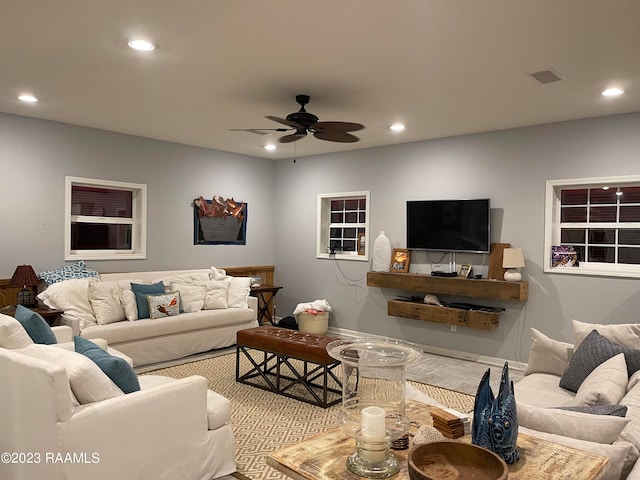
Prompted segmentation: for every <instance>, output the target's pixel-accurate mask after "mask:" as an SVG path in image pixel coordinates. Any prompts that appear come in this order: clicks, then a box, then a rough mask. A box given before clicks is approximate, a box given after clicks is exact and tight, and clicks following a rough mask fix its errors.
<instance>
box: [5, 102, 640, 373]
mask: <svg viewBox="0 0 640 480" xmlns="http://www.w3.org/2000/svg"><path fill="white" fill-rule="evenodd" d="M638 132H640V114H629V115H621V116H612V117H603V118H597V119H590V120H583V121H577V122H566V123H560V124H553V125H543V126H538V127H532V128H521V129H513V130H506V131H500V132H491V133H486V134H477V135H468V136H461V137H453V138H445V139H438V140H433V141H425V142H419V143H411V144H404V145H396V146H389V147H383V148H376V149H369V150H359V151H353V152H348V153H343V154H332V155H324V156H316V157H305V158H300V159H298V160H297V163H295V164H294V163H293V162H292V161H291V160H280V161H277V162H273V161H271V160H267V159H260V158H253V157H247V156H242V155H235V154H230V153H225V152H219V151H213V150H207V149H202V148H196V147H189V146H185V145H178V144H173V143H167V142H161V141H156V140H150V139H145V138H140V137H134V136H127V135H121V134H116V133H112V132H106V131H101V130H95V129H90V128H83V127H75V126H71V125H65V124H61V123H55V122H48V121H42V120H36V119H30V118H26V117H19V116H12V115H5V114H0V172H2V187H1V188H0V244H1V245H2V247H3V249H2V250H3V254H2V256H0V278H9V277H10V276H11V275H12V273H13V271H14V269H15V267H16V265H18V264H21V263H28V264H31V265H33V266H34V268H35V269H36V271H39V270H45V269H50V268H55V267H58V266H60V265H62V264H63V263H64V258H63V220H64V178H65V176H67V175H72V176H79V177H91V178H99V179H105V180H119V181H131V182H139V183H146V184H147V185H148V194H149V198H148V200H149V224H148V251H147V254H148V255H147V259H146V260H128V261H94V262H90V264H89V266H91V267H92V268H95V269H96V270H99V271H102V272H113V271H142V270H159V269H179V268H204V267H208V266H210V265H218V266H221V265H222V266H243V265H266V264H275V265H276V282H277V283H278V284H279V285H283V286H284V289H283V290H281V291H280V293H279V294H278V297H277V301H276V304H277V313H278V315H281V316H284V315H288V314H290V313H291V312H292V311H293V309H294V308H295V306H296V305H297V304H298V303H299V302H307V301H311V300H315V299H320V298H326V299H327V300H328V301H329V302H330V303H331V305H332V306H333V308H334V316H333V317H332V319H331V325H332V326H333V327H338V328H342V329H345V330H356V331H361V332H364V333H371V334H376V335H387V336H391V337H394V338H401V339H406V340H411V341H414V342H417V343H421V344H425V345H432V346H435V347H439V348H445V349H452V350H457V351H462V352H470V353H471V354H476V355H484V356H490V357H499V358H507V359H511V360H514V359H515V360H522V361H526V360H527V352H528V349H529V335H528V329H529V327H530V326H535V327H536V328H539V329H540V330H542V331H543V332H545V333H546V334H548V335H550V336H551V337H554V338H557V339H564V340H568V341H571V340H572V339H571V328H570V321H571V319H572V318H576V319H579V320H582V321H585V322H592V323H598V322H602V323H624V322H636V321H637V320H638V314H637V312H638V311H640V288H639V287H640V283H639V282H638V280H637V279H621V278H609V277H583V276H569V275H553V274H543V272H542V259H543V255H545V252H543V230H544V225H543V219H544V189H545V181H546V180H548V179H562V178H575V177H596V176H611V175H629V174H636V175H637V174H638V165H639V164H638V152H640V135H638ZM303 141H314V140H312V139H307V140H303ZM353 190H369V191H371V219H370V222H371V223H370V226H371V233H372V235H371V236H370V238H369V242H372V241H373V239H374V237H375V235H377V233H378V232H379V231H380V230H384V231H385V232H386V233H387V236H389V238H390V239H391V241H392V244H393V246H394V247H404V242H405V239H404V228H405V219H404V204H405V201H406V200H408V199H428V198H459V197H467V198H472V197H490V198H491V201H492V207H493V210H492V214H493V225H492V227H493V232H492V235H493V241H496V242H497V241H502V242H509V243H511V244H512V245H514V246H518V247H522V248H523V249H524V252H525V262H526V267H525V268H524V269H523V276H524V279H525V280H527V281H529V288H530V295H529V301H528V302H526V303H520V302H498V301H493V300H482V301H478V300H476V301H477V302H478V303H484V304H490V305H499V306H504V307H506V308H507V312H505V313H504V314H502V315H501V316H500V327H499V328H498V329H497V330H494V331H491V332H484V331H480V330H471V329H465V328H459V329H458V331H457V332H456V333H453V332H451V331H450V329H449V327H447V326H444V325H438V324H434V323H429V322H420V321H416V320H409V319H402V318H393V317H388V316H387V314H386V303H387V300H388V299H390V298H393V297H394V296H395V295H398V294H407V293H408V292H398V291H391V290H386V289H378V288H368V287H367V286H366V272H367V271H368V270H369V268H370V263H364V262H348V261H337V262H336V261H333V260H318V259H316V258H315V244H316V243H315V235H316V195H317V194H318V193H331V192H341V191H353ZM214 194H218V195H222V196H224V197H231V196H233V197H234V198H236V199H237V200H242V201H246V202H247V203H248V206H249V218H248V226H247V245H246V246H194V245H193V238H192V235H193V230H192V229H193V221H192V209H191V202H192V201H193V199H194V198H196V197H197V196H199V195H204V196H205V197H211V196H213V195H214ZM370 246H371V244H370ZM431 258H432V259H433V260H436V259H437V258H438V256H437V255H434V254H431ZM457 260H458V263H472V264H474V265H486V263H487V260H488V258H487V256H486V255H468V256H462V255H458V258H457ZM426 263H428V259H427V256H426V254H424V253H421V254H417V255H414V257H413V258H412V270H415V269H416V268H417V269H426V265H425V264H426ZM464 300H466V301H473V299H468V298H467V299H464Z"/></svg>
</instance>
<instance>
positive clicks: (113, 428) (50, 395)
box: [0, 327, 236, 480]
mask: <svg viewBox="0 0 640 480" xmlns="http://www.w3.org/2000/svg"><path fill="white" fill-rule="evenodd" d="M67 328H68V327H67ZM69 330H70V329H69ZM58 332H60V335H61V336H60V337H58ZM65 335H66V333H65V331H63V330H57V329H56V336H57V338H58V339H59V340H64V339H65ZM47 348H49V347H47ZM50 348H55V347H53V346H51V347H50ZM139 381H140V385H141V390H140V391H137V392H133V393H129V394H126V395H120V396H116V397H114V398H108V399H106V400H102V401H97V402H93V403H88V404H84V405H77V403H76V402H74V398H73V395H71V394H70V392H71V390H70V384H69V376H68V374H67V371H66V370H65V368H64V367H62V366H57V365H52V364H51V363H50V362H48V361H45V360H43V359H41V358H35V357H33V356H29V355H27V354H25V353H23V352H21V350H20V349H16V350H10V349H6V348H0V385H2V388H0V424H1V425H2V426H3V427H2V430H1V431H0V451H1V452H9V454H10V455H11V454H13V458H9V460H10V461H8V462H7V461H4V460H6V459H5V458H3V462H1V463H0V478H2V479H6V480H27V479H35V478H47V479H58V480H63V479H64V480H71V479H78V480H85V479H88V478H91V479H92V480H98V479H105V480H107V479H109V480H111V479H116V478H117V479H120V480H124V479H131V480H141V479H147V478H153V479H167V480H173V479H178V478H179V479H181V480H186V479H194V480H195V479H197V480H210V479H212V478H215V477H219V476H222V475H227V474H230V473H232V472H234V471H235V470H236V465H235V458H234V443H233V432H232V429H231V426H230V425H229V424H228V421H229V416H230V404H229V402H228V400H227V399H225V398H224V397H222V396H220V395H218V394H216V393H214V392H211V391H209V390H208V389H207V380H206V379H205V378H204V377H200V376H192V377H188V378H184V379H180V380H176V379H172V378H168V377H159V376H152V375H143V376H140V377H139ZM14 459H15V462H14V461H12V460H14Z"/></svg>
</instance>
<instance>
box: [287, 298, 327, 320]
mask: <svg viewBox="0 0 640 480" xmlns="http://www.w3.org/2000/svg"><path fill="white" fill-rule="evenodd" d="M305 310H317V311H319V312H330V311H331V305H329V302H327V301H326V300H314V301H313V302H310V303H299V304H298V305H297V306H296V308H295V309H294V310H293V315H294V316H295V317H297V316H298V314H299V313H302V312H304V311H305Z"/></svg>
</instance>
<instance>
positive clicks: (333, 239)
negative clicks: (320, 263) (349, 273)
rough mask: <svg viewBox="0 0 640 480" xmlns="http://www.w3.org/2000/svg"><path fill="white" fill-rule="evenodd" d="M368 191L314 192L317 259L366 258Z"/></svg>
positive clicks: (367, 244) (367, 254) (367, 251)
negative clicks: (316, 220)
mask: <svg viewBox="0 0 640 480" xmlns="http://www.w3.org/2000/svg"><path fill="white" fill-rule="evenodd" d="M368 232H369V192H346V193H323V194H319V195H318V238H317V248H316V256H317V258H337V259H343V260H362V261H368V260H369V243H370V242H369V239H368V237H367V234H368Z"/></svg>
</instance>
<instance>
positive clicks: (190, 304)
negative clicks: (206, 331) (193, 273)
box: [170, 282, 226, 313]
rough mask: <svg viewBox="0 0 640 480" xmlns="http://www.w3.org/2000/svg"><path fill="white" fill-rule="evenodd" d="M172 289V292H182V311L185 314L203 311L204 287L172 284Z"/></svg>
mask: <svg viewBox="0 0 640 480" xmlns="http://www.w3.org/2000/svg"><path fill="white" fill-rule="evenodd" d="M170 289H171V291H172V292H175V291H178V292H180V301H181V302H182V310H183V311H184V312H186V313H190V312H197V311H199V310H202V308H203V307H204V294H205V287H204V286H203V285H190V284H182V283H173V282H172V283H171V285H170ZM225 301H226V295H225Z"/></svg>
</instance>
